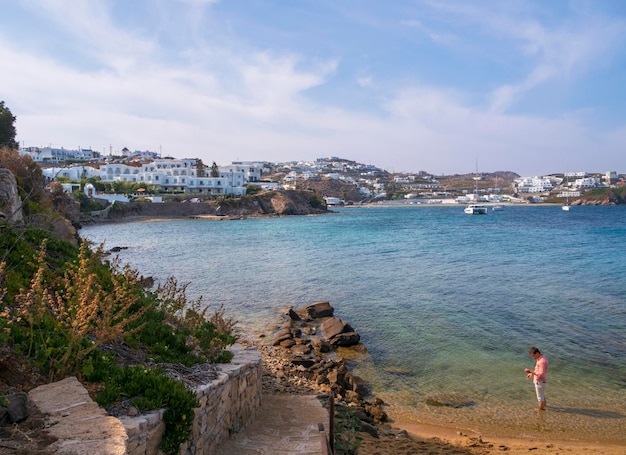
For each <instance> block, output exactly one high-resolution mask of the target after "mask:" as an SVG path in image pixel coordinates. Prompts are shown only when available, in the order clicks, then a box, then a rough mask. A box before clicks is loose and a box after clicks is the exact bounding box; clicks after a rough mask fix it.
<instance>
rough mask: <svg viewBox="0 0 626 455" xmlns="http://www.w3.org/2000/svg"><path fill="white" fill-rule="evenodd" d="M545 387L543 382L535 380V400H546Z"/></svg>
mask: <svg viewBox="0 0 626 455" xmlns="http://www.w3.org/2000/svg"><path fill="white" fill-rule="evenodd" d="M545 388H546V383H545V382H535V392H537V401H546V393H545Z"/></svg>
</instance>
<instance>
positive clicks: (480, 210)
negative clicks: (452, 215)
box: [463, 204, 487, 215]
mask: <svg viewBox="0 0 626 455" xmlns="http://www.w3.org/2000/svg"><path fill="white" fill-rule="evenodd" d="M463 211H464V212H465V213H467V214H468V215H486V214H487V206H486V205H481V204H469V205H468V206H467V207H465V209H464V210H463Z"/></svg>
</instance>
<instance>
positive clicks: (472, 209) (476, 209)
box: [463, 161, 488, 215]
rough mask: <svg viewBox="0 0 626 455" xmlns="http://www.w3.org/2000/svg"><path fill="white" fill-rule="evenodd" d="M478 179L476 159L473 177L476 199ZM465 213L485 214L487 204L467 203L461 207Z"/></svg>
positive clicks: (476, 197) (476, 198) (475, 198)
mask: <svg viewBox="0 0 626 455" xmlns="http://www.w3.org/2000/svg"><path fill="white" fill-rule="evenodd" d="M479 180H480V176H479V175H478V161H476V176H475V177H474V182H476V189H475V190H474V200H475V201H478V181H479ZM463 211H464V212H465V213H467V214H468V215H486V214H487V212H488V210H487V206H486V205H483V204H468V205H467V207H465V209H463Z"/></svg>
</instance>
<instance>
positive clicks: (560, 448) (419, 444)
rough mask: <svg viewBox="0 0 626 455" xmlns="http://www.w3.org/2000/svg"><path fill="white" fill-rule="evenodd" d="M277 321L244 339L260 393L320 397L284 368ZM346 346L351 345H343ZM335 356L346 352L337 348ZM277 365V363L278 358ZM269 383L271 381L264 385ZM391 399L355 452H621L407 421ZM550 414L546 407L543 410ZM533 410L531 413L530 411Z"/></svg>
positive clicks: (609, 446)
mask: <svg viewBox="0 0 626 455" xmlns="http://www.w3.org/2000/svg"><path fill="white" fill-rule="evenodd" d="M279 327H280V324H279V323H277V321H271V322H270V323H268V324H267V325H266V329H265V330H264V331H263V332H262V333H261V334H259V333H257V334H256V336H257V339H256V340H252V339H245V341H244V342H245V343H246V344H250V345H254V346H256V347H257V349H259V350H260V351H261V353H262V357H263V364H264V393H268V394H284V393H289V394H293V395H299V394H312V393H313V394H318V397H319V398H320V399H321V400H322V402H324V398H325V395H324V391H322V390H320V388H319V387H317V386H316V385H315V384H314V383H313V382H311V381H308V380H306V379H305V378H304V377H303V376H300V375H299V374H296V373H294V372H292V371H290V369H289V368H288V366H287V364H288V363H289V361H288V360H287V358H286V357H283V354H281V352H282V351H281V349H280V348H279V347H274V346H272V345H271V343H270V340H271V339H272V336H273V334H274V333H275V332H276V330H277V329H278V328H279ZM347 349H349V348H347ZM337 357H338V358H346V357H344V356H343V355H342V354H337ZM281 363H282V365H281V366H278V367H277V364H281ZM268 385H269V386H268ZM393 407H394V403H388V402H386V403H385V404H384V410H385V412H386V413H388V414H389V419H388V420H386V421H384V422H382V423H379V424H377V425H376V427H377V428H378V433H377V436H376V437H374V436H372V435H371V434H369V433H368V432H367V431H361V432H360V433H359V437H360V438H361V440H362V441H361V446H360V448H359V450H358V454H359V455H382V454H402V453H406V454H413V453H438V454H444V455H452V454H456V455H459V454H467V455H475V454H481V455H490V454H496V453H502V452H503V451H505V452H507V453H511V454H515V455H520V454H522V453H524V454H527V453H528V452H529V451H534V450H537V453H547V454H558V453H563V452H570V453H582V454H604V455H623V454H624V453H626V446H625V445H620V444H619V443H608V442H601V441H593V440H589V441H585V440H572V439H568V438H563V436H561V437H557V436H550V435H543V436H536V435H530V436H528V437H521V436H520V437H508V436H500V435H497V434H492V433H490V432H489V431H475V430H468V429H466V428H462V427H456V426H447V425H442V424H440V423H437V422H434V421H428V420H427V418H426V419H423V420H421V421H419V422H409V421H408V419H403V418H402V417H401V415H400V416H396V415H395V413H394V412H393ZM545 412H546V414H544V415H549V413H550V409H548V410H547V411H545ZM533 415H535V414H533Z"/></svg>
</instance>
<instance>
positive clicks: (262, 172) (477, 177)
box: [19, 147, 626, 206]
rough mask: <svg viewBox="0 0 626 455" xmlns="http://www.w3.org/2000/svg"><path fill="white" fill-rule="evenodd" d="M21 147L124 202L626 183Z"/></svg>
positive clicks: (496, 192) (398, 196)
mask: <svg viewBox="0 0 626 455" xmlns="http://www.w3.org/2000/svg"><path fill="white" fill-rule="evenodd" d="M19 151H20V154H22V155H28V156H30V157H31V158H32V159H33V160H34V161H35V162H37V163H39V164H40V165H41V167H42V169H43V173H44V175H45V176H46V178H47V179H48V180H49V181H53V180H57V181H61V182H62V183H63V184H64V187H65V188H66V190H68V191H76V190H83V191H85V193H86V194H88V195H89V196H91V197H97V198H102V199H108V200H113V199H116V200H119V201H129V200H132V199H136V198H139V197H141V198H142V199H145V200H149V201H152V202H162V201H163V198H164V197H167V195H182V196H184V197H187V198H189V200H191V201H192V202H196V201H200V200H202V198H214V197H218V196H222V197H224V196H231V197H239V196H243V195H245V194H249V193H251V192H252V191H259V190H290V189H300V190H307V189H308V190H312V191H316V192H317V193H318V194H319V195H320V196H322V197H323V198H324V200H325V201H326V204H327V205H329V206H336V205H344V204H348V205H350V204H363V203H372V202H379V203H383V202H385V201H387V202H396V203H410V204H422V203H424V204H429V203H430V204H434V203H437V204H446V203H448V204H466V203H472V202H492V203H500V202H517V203H540V202H559V200H564V199H566V198H567V199H576V198H579V197H581V196H583V195H584V194H585V193H586V192H589V191H592V190H594V189H599V188H600V189H601V188H619V187H623V185H624V181H625V178H626V176H625V175H624V174H618V173H617V172H616V171H607V172H605V173H603V174H599V173H587V172H584V171H580V172H564V173H562V174H552V175H543V176H519V175H518V174H516V173H514V172H510V171H506V172H505V171H501V172H493V173H473V174H464V175H447V176H443V175H442V176H436V175H433V174H430V173H428V172H425V171H419V172H417V173H411V174H407V173H390V172H387V171H386V170H383V169H380V168H378V167H376V166H374V165H372V164H361V163H357V162H355V161H351V160H346V159H342V158H337V157H328V158H318V159H316V160H315V161H290V162H276V163H273V162H267V161H234V162H232V163H230V164H226V165H218V164H216V163H215V162H213V163H212V164H210V165H209V164H207V163H203V161H202V160H201V159H198V158H184V159H178V158H173V157H169V156H168V157H161V156H160V154H159V153H156V152H151V151H133V152H131V151H130V150H129V149H127V148H123V149H122V150H121V151H119V152H118V153H115V154H113V153H111V154H109V155H101V154H100V153H99V152H96V151H94V150H91V149H77V150H69V149H64V148H52V147H27V148H21V149H20V150H19ZM96 182H100V183H104V184H106V183H108V184H114V183H116V182H117V183H120V182H122V183H125V184H126V187H125V188H124V191H125V193H126V194H124V195H120V194H116V195H114V194H110V193H112V192H113V191H108V192H106V191H97V190H96V186H94V185H93V184H94V183H96ZM81 183H82V185H81ZM110 188H114V186H112V187H110Z"/></svg>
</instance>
